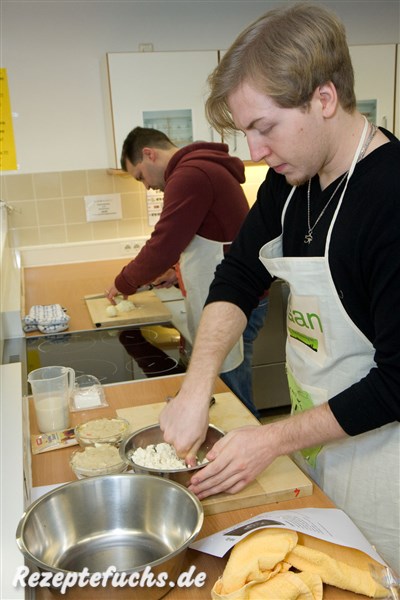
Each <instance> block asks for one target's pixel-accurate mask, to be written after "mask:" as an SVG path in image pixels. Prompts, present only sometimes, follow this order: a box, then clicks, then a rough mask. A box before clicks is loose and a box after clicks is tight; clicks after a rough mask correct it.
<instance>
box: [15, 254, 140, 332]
mask: <svg viewBox="0 0 400 600" xmlns="http://www.w3.org/2000/svg"><path fill="white" fill-rule="evenodd" d="M127 262H128V261H127V259H126V258H125V259H114V260H100V261H95V262H83V263H68V264H63V265H51V266H45V267H27V268H24V295H25V298H24V302H23V307H25V308H23V310H25V314H27V313H28V312H29V309H30V308H31V306H34V305H35V304H44V305H46V304H61V306H63V307H64V308H65V309H66V310H67V314H68V315H69V316H70V317H71V320H70V322H69V329H68V331H69V332H73V331H87V330H90V329H95V326H94V325H93V323H92V321H91V318H90V315H89V311H88V309H87V306H86V302H85V300H84V296H89V295H90V294H100V293H102V292H103V291H104V290H105V289H106V288H107V287H109V286H110V285H111V284H112V283H113V281H114V279H115V277H116V275H117V274H118V273H119V272H120V271H121V269H122V267H124V266H125V265H126V264H127ZM37 333H38V332H37V331H36V332H33V335H37ZM27 335H28V336H29V335H32V334H27Z"/></svg>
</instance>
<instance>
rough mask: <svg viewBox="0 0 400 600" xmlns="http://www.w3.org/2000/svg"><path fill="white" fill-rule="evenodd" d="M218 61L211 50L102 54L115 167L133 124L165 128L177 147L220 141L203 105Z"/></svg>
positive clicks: (214, 51)
mask: <svg viewBox="0 0 400 600" xmlns="http://www.w3.org/2000/svg"><path fill="white" fill-rule="evenodd" d="M217 61H218V53H217V51H216V50H210V51H198V52H127V53H124V52H122V53H109V54H107V62H108V73H109V83H110V94H111V104H112V117H113V128H114V144H115V161H116V166H117V168H118V167H119V158H120V155H121V149H122V144H123V141H124V139H125V138H126V136H127V134H128V133H129V132H130V131H131V130H132V129H133V128H134V127H136V126H138V125H140V126H146V127H147V126H149V127H154V128H155V129H160V130H162V131H164V132H165V133H166V134H167V135H169V136H170V137H171V138H172V139H173V141H174V142H175V143H176V144H177V145H178V146H184V145H186V144H188V143H190V142H191V141H197V140H206V141H215V142H217V141H221V138H220V136H218V134H217V133H216V132H215V131H213V130H212V128H211V127H210V125H209V123H208V122H207V119H206V117H205V110H204V104H205V99H206V95H207V78H208V75H209V74H210V73H211V71H212V70H213V69H214V68H215V67H216V65H217Z"/></svg>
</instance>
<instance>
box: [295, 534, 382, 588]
mask: <svg viewBox="0 0 400 600" xmlns="http://www.w3.org/2000/svg"><path fill="white" fill-rule="evenodd" d="M310 539H311V538H310V536H303V541H304V545H302V544H300V543H298V544H297V545H296V547H295V548H293V550H292V551H291V552H290V553H289V554H288V555H287V557H286V560H287V562H288V563H289V564H291V565H292V567H294V568H295V569H297V570H299V571H307V572H310V573H316V574H317V575H319V576H320V577H321V579H322V581H323V583H327V584H329V585H334V586H335V587H338V588H341V589H343V590H349V591H350V592H355V593H356V594H364V595H365V596H369V597H371V598H385V597H387V594H388V592H387V590H386V589H385V588H384V587H382V586H381V585H379V584H378V583H376V581H374V579H373V578H372V577H371V575H370V572H369V568H368V562H373V561H372V559H371V558H369V557H366V555H365V554H363V553H362V552H359V551H358V550H354V549H352V552H351V559H352V560H351V561H348V562H343V561H342V560H336V559H335V558H332V553H333V548H334V547H335V544H331V543H330V542H326V541H324V540H319V539H318V540H317V542H315V541H313V542H312V545H313V546H315V545H318V546H319V549H316V548H315V547H313V548H311V547H309V540H310ZM314 540H315V538H314ZM336 547H337V546H336ZM347 550H348V549H347ZM349 562H351V563H353V564H349ZM357 565H358V566H357Z"/></svg>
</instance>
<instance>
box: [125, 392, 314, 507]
mask: <svg viewBox="0 0 400 600" xmlns="http://www.w3.org/2000/svg"><path fill="white" fill-rule="evenodd" d="M214 398H215V400H216V402H215V404H214V405H213V406H212V407H211V408H210V423H212V424H213V425H216V426H217V427H220V428H221V429H223V430H224V431H225V432H228V431H230V430H231V429H235V428H237V427H242V426H244V425H260V423H259V422H258V421H257V419H256V418H255V417H254V416H253V415H252V414H251V413H250V412H249V411H248V410H247V408H246V407H245V406H244V405H243V404H242V402H240V400H239V399H238V398H237V397H236V396H235V395H234V394H232V393H230V392H225V393H222V394H215V395H214ZM163 406H165V403H164V402H157V403H155V404H147V405H144V406H134V407H131V408H120V409H118V410H117V414H118V416H119V417H122V418H124V419H126V420H127V421H129V423H130V431H131V432H133V431H136V430H137V429H141V428H142V427H146V426H147V425H152V424H154V423H158V416H159V414H160V412H161V410H162V408H163ZM312 491H313V485H312V482H311V481H310V480H309V479H308V477H307V476H306V475H305V474H304V473H303V471H301V470H300V469H299V468H298V467H297V465H295V463H294V462H293V461H292V460H291V459H290V458H289V457H288V456H280V457H279V458H277V459H276V460H274V462H273V463H272V464H271V465H270V466H269V467H268V468H267V469H265V471H263V472H262V473H260V475H259V476H258V477H257V478H256V480H255V481H253V482H252V483H250V484H249V485H248V486H246V487H245V488H244V489H243V490H242V491H240V492H238V493H237V494H217V495H216V496H211V497H210V498H206V499H205V500H203V501H202V505H203V508H204V513H205V514H206V515H212V514H217V513H220V512H224V511H227V510H235V509H238V508H248V507H251V506H260V505H261V504H268V503H272V502H279V501H282V500H293V498H300V497H303V496H310V495H311V494H312Z"/></svg>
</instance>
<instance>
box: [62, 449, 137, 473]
mask: <svg viewBox="0 0 400 600" xmlns="http://www.w3.org/2000/svg"><path fill="white" fill-rule="evenodd" d="M69 464H70V466H71V469H72V470H73V472H74V473H75V475H76V476H77V478H78V479H82V478H84V477H96V476H97V475H113V474H115V473H123V472H124V471H126V470H127V467H128V465H127V464H126V462H125V461H124V460H123V459H122V458H121V456H120V454H119V451H118V448H117V447H116V446H115V445H113V444H97V445H95V446H86V448H85V449H84V450H76V451H75V452H73V453H72V455H71V458H70V461H69Z"/></svg>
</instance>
